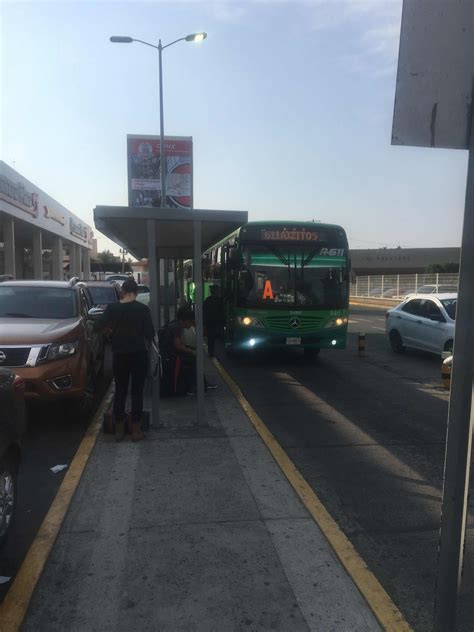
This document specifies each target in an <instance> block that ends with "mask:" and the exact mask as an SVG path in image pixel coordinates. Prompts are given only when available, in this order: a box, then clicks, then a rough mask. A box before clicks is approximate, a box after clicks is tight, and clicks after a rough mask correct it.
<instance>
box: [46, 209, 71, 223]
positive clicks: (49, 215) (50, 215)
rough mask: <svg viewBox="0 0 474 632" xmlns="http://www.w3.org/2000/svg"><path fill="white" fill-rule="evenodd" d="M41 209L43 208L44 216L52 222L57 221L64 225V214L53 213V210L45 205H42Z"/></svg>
mask: <svg viewBox="0 0 474 632" xmlns="http://www.w3.org/2000/svg"><path fill="white" fill-rule="evenodd" d="M43 210H44V216H45V217H46V218H47V219H52V220H53V222H57V223H58V224H61V226H64V224H65V223H66V222H65V220H64V215H59V214H58V213H55V212H54V211H52V210H51V209H49V208H48V207H47V206H46V205H45V206H43Z"/></svg>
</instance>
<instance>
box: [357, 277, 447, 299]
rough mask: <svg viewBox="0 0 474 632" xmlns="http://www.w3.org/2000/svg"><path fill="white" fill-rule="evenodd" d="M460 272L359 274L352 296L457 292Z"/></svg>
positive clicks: (399, 295)
mask: <svg viewBox="0 0 474 632" xmlns="http://www.w3.org/2000/svg"><path fill="white" fill-rule="evenodd" d="M458 283H459V274H445V273H437V274H387V275H383V274H381V275H373V276H358V277H356V278H355V281H354V282H352V283H351V296H354V297H360V298H362V297H366V298H394V299H399V298H403V297H404V296H406V295H407V294H413V293H416V292H419V293H426V294H432V293H436V292H457V291H458Z"/></svg>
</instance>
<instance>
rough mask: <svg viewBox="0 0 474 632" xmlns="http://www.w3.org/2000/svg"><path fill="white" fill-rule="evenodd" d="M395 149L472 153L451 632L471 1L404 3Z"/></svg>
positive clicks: (472, 312) (444, 608)
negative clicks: (423, 148)
mask: <svg viewBox="0 0 474 632" xmlns="http://www.w3.org/2000/svg"><path fill="white" fill-rule="evenodd" d="M392 144H393V145H416V146H419V147H444V148H447V149H468V150H469V166H468V174H467V188H466V206H465V211H464V227H463V236H462V247H461V267H460V275H459V292H458V302H457V309H456V334H455V339H454V354H453V372H452V381H451V394H450V402H449V415H448V430H447V438H446V456H445V468H444V482H443V506H442V513H441V532H440V543H439V554H438V555H439V557H438V573H437V581H436V595H435V613H434V630H435V632H451V630H453V631H454V630H455V629H457V619H458V618H459V614H460V613H459V612H458V610H459V596H460V593H461V581H462V569H463V554H464V540H465V533H466V519H467V498H468V491H469V470H470V463H471V441H472V426H473V408H474V407H473V402H472V392H473V386H474V380H473V374H474V344H473V338H474V335H473V334H474V332H472V326H473V323H474V248H473V244H474V0H429V1H428V0H404V2H403V17H402V30H401V34H400V55H399V59H398V74H397V89H396V95H395V108H394V116H393V131H392ZM428 219H429V217H427V220H428ZM461 615H462V613H461ZM466 623H468V622H467V621H466ZM471 623H472V621H471Z"/></svg>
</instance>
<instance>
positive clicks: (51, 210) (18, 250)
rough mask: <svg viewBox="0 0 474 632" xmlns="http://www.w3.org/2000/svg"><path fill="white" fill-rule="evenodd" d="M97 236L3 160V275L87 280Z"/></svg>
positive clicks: (0, 260)
mask: <svg viewBox="0 0 474 632" xmlns="http://www.w3.org/2000/svg"><path fill="white" fill-rule="evenodd" d="M93 237H94V234H93V232H92V229H91V227H90V226H88V225H87V224H86V223H85V222H83V221H82V220H81V219H79V218H78V217H77V216H76V215H74V214H73V213H71V211H69V210H68V209H66V208H65V207H64V206H62V205H61V204H59V202H57V201H56V200H54V199H53V198H52V197H50V196H49V195H47V194H46V193H45V192H44V191H42V190H41V189H39V188H38V187H37V186H36V185H35V184H33V183H32V182H30V181H29V180H27V179H26V178H24V177H23V176H22V175H21V174H19V173H18V172H17V171H15V170H14V169H12V168H11V167H9V166H8V165H7V164H6V163H4V162H2V161H0V275H11V276H12V277H14V278H15V279H54V280H63V279H64V278H65V277H66V276H69V277H72V276H78V277H81V278H86V279H87V278H89V277H90V260H91V250H92V247H93ZM65 268H67V270H65Z"/></svg>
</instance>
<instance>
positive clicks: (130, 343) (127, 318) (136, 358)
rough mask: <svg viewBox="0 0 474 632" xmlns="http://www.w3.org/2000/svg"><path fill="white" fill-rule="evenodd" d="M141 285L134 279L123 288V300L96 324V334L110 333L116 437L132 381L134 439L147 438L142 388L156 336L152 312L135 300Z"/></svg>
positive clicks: (122, 431)
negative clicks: (150, 348)
mask: <svg viewBox="0 0 474 632" xmlns="http://www.w3.org/2000/svg"><path fill="white" fill-rule="evenodd" d="M137 294H138V285H137V283H136V282H135V280H134V279H133V278H130V279H127V280H126V281H124V283H123V285H122V300H121V301H120V302H119V303H111V304H110V305H108V306H107V308H106V310H105V311H104V313H103V314H102V316H101V317H100V318H99V320H98V321H97V322H96V324H95V326H94V329H95V330H96V331H104V330H105V329H108V330H110V331H111V336H110V337H111V341H112V353H113V370H114V378H115V395H114V406H113V412H114V419H115V438H116V440H117V441H121V440H122V439H123V437H124V434H125V404H126V402H127V394H128V385H129V382H130V378H131V381H132V440H133V441H140V440H141V439H143V438H144V437H145V435H144V434H143V432H142V430H141V421H142V414H143V389H144V387H145V381H146V377H147V374H148V351H147V348H148V347H149V346H150V344H151V342H152V341H153V339H154V337H155V330H154V327H153V322H152V320H151V314H150V310H149V309H148V307H147V306H146V305H143V303H139V302H138V301H137V300H136V298H137Z"/></svg>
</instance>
